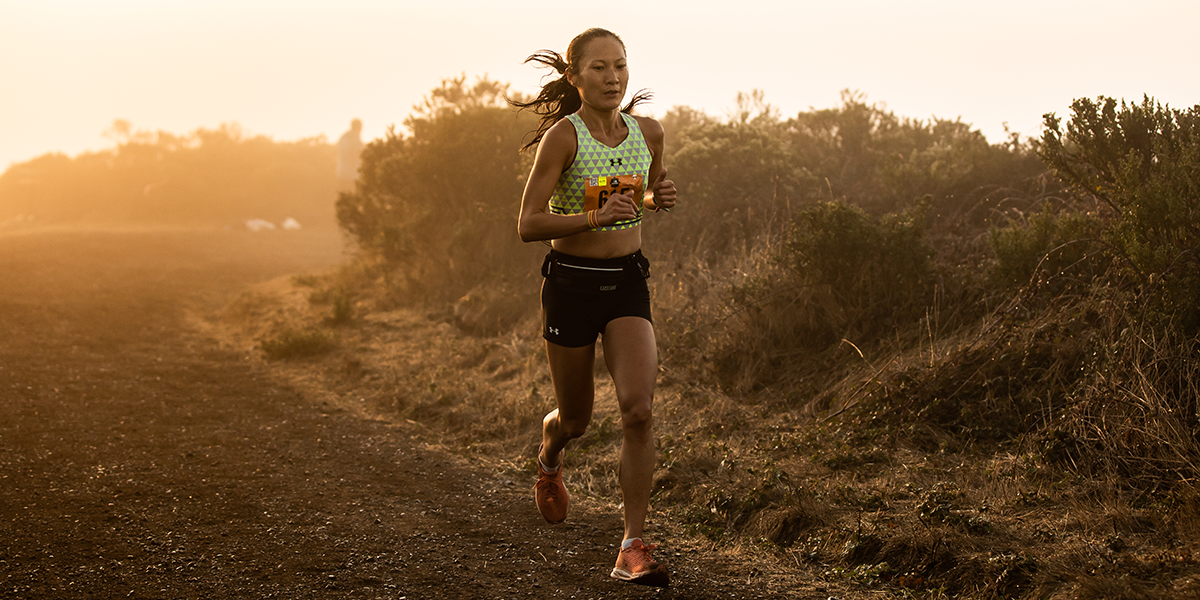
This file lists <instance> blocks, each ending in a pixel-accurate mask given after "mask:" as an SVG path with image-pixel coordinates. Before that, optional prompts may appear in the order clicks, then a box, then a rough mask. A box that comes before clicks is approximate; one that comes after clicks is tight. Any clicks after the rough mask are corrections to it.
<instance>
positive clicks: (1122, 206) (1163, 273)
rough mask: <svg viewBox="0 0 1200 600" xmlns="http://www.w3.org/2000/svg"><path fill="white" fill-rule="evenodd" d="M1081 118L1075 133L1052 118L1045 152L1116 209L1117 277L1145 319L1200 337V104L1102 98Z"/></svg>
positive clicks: (1111, 223)
mask: <svg viewBox="0 0 1200 600" xmlns="http://www.w3.org/2000/svg"><path fill="white" fill-rule="evenodd" d="M1071 112H1072V116H1071V120H1070V121H1069V122H1068V123H1067V125H1066V128H1065V130H1064V128H1063V126H1062V123H1061V121H1060V120H1059V119H1058V117H1056V116H1055V115H1054V114H1048V115H1046V117H1045V126H1046V128H1045V132H1044V134H1043V136H1042V140H1041V144H1040V145H1039V146H1038V154H1039V155H1040V156H1041V157H1042V159H1043V160H1045V161H1046V163H1047V164H1048V165H1050V166H1051V167H1053V168H1054V169H1055V171H1056V173H1057V175H1058V176H1059V177H1060V178H1062V179H1063V181H1064V182H1066V183H1067V184H1068V185H1069V186H1070V191H1071V192H1072V193H1073V194H1074V196H1075V197H1077V198H1080V199H1083V200H1088V201H1095V202H1097V203H1098V204H1099V205H1100V206H1102V207H1104V208H1105V209H1106V210H1105V212H1104V217H1105V227H1104V232H1103V235H1104V239H1105V240H1106V241H1107V242H1108V243H1109V244H1111V252H1112V254H1113V256H1114V259H1115V263H1114V265H1115V267H1116V268H1117V272H1116V273H1114V275H1116V276H1118V277H1123V278H1125V279H1126V280H1128V281H1132V282H1133V284H1132V288H1133V290H1134V293H1135V294H1136V295H1138V296H1139V297H1140V299H1141V304H1143V305H1144V306H1146V309H1147V310H1146V311H1145V313H1144V315H1143V316H1144V318H1146V319H1148V320H1149V321H1150V322H1154V323H1162V324H1163V325H1164V326H1168V327H1171V328H1173V329H1176V330H1178V331H1181V332H1183V333H1185V334H1195V333H1197V332H1200V303H1197V302H1196V298H1198V297H1200V254H1198V252H1200V105H1196V106H1193V107H1192V108H1190V109H1188V110H1186V111H1184V110H1178V109H1172V108H1169V107H1166V106H1163V105H1161V104H1159V103H1158V102H1155V101H1154V100H1153V99H1152V98H1149V97H1146V98H1144V99H1143V101H1142V102H1141V104H1133V103H1129V104H1127V103H1125V102H1124V101H1122V102H1121V103H1120V106H1119V108H1118V103H1117V101H1116V100H1114V99H1112V98H1106V97H1100V98H1098V99H1097V100H1096V101H1092V100H1090V99H1087V98H1082V99H1078V100H1076V101H1075V102H1074V103H1072V105H1071Z"/></svg>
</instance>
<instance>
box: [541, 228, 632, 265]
mask: <svg viewBox="0 0 1200 600" xmlns="http://www.w3.org/2000/svg"><path fill="white" fill-rule="evenodd" d="M551 244H552V245H553V246H554V249H555V250H558V251H559V252H562V253H564V254H570V255H571V256H583V257H587V258H617V257H619V256H628V255H630V254H633V253H634V252H637V251H638V250H640V249H641V247H642V227H641V225H638V226H635V227H630V228H629V229H618V230H616V231H585V232H583V233H577V234H575V235H572V236H568V237H565V238H558V239H556V240H554V241H553V242H551Z"/></svg>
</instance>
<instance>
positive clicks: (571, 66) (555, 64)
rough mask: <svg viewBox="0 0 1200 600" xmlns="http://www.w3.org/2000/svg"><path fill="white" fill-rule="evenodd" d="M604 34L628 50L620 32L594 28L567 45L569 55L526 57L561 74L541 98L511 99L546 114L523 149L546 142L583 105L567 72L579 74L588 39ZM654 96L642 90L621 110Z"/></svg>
mask: <svg viewBox="0 0 1200 600" xmlns="http://www.w3.org/2000/svg"><path fill="white" fill-rule="evenodd" d="M604 36H608V37H611V38H613V39H614V40H617V43H619V44H621V49H622V50H623V49H625V42H622V41H621V38H620V37H617V34H615V33H613V32H611V31H609V30H607V29H601V28H599V27H593V28H592V29H589V30H587V31H585V32H583V33H581V34H579V35H577V36H575V39H573V40H571V44H570V45H568V46H567V55H566V56H565V57H564V56H563V55H561V54H559V53H557V52H555V51H553V50H539V51H538V52H535V53H534V54H533V55H532V56H530V57H529V58H527V59H525V62H527V63H530V62H532V63H539V64H540V65H541V66H543V67H549V68H551V69H554V70H555V71H556V72H557V73H558V75H559V77H558V79H555V80H553V81H551V82H550V83H547V84H545V85H543V86H542V89H541V91H540V92H538V95H537V97H536V98H534V99H533V100H530V101H529V102H520V101H517V100H512V99H509V101H508V102H509V104H511V105H513V106H515V107H517V108H520V109H521V110H527V109H528V110H532V111H533V112H534V113H536V114H538V115H541V117H542V120H541V122H540V123H538V127H537V129H536V130H535V131H534V135H533V140H531V141H530V142H529V143H528V144H525V145H524V146H522V147H521V151H522V152H523V151H525V150H528V149H530V148H532V147H534V146H536V145H538V142H540V141H542V137H543V136H545V135H546V132H547V131H549V130H550V128H551V127H553V126H554V124H555V123H557V122H559V121H561V120H562V119H564V118H565V117H566V116H567V115H569V114H571V113H573V112H575V111H577V110H579V107H581V106H583V99H582V98H580V97H579V90H577V89H575V86H573V85H571V82H569V81H567V71H570V72H571V73H578V72H579V66H580V65H579V63H580V61H581V60H582V59H583V51H584V49H585V48H587V45H588V42H590V41H592V40H594V39H596V38H599V37H604ZM651 97H652V94H651V93H650V91H649V90H645V89H643V90H640V91H638V92H637V93H636V94H634V95H633V97H632V98H630V99H629V104H626V105H625V107H624V108H622V109H621V112H623V113H626V114H629V113H630V112H632V111H633V108H634V107H635V106H637V105H638V104H641V103H642V102H645V101H647V100H649V99H650V98H651Z"/></svg>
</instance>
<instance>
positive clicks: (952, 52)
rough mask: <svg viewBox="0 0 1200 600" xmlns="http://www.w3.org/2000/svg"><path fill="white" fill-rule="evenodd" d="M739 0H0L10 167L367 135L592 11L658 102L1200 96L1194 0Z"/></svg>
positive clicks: (530, 72)
mask: <svg viewBox="0 0 1200 600" xmlns="http://www.w3.org/2000/svg"><path fill="white" fill-rule="evenodd" d="M739 7H740V8H742V10H740V11H738V12H733V11H730V10H729V9H728V7H727V5H726V4H724V3H717V2H711V1H707V2H703V1H702V2H690V3H683V2H680V1H677V0H670V1H664V2H659V3H655V4H654V5H653V6H650V7H645V8H643V9H640V16H641V17H642V18H639V19H637V20H631V21H629V22H628V23H625V22H623V21H622V20H621V19H593V18H591V17H590V16H589V15H586V14H584V13H585V12H586V11H584V10H583V9H577V8H571V7H568V8H564V9H562V10H561V11H560V13H559V14H554V15H540V16H539V18H538V19H530V18H529V17H531V16H534V15H535V14H536V13H535V11H533V10H531V9H528V8H520V9H517V8H506V7H504V6H500V5H497V4H495V3H485V2H481V1H478V0H469V1H463V2H457V3H446V4H441V5H437V6H434V5H427V4H419V5H407V6H401V5H395V4H390V3H385V2H381V1H378V0H371V1H359V2H351V3H347V4H345V5H337V6H334V5H326V4H324V3H321V2H315V1H307V2H304V1H302V2H293V3H284V2H281V1H278V0H257V1H253V2H249V3H237V2H232V1H231V0H220V1H217V2H208V3H204V4H201V3H197V2H181V3H173V4H171V5H168V6H163V5H159V4H156V3H153V2H150V1H147V0H120V1H118V2H113V3H108V4H106V5H105V6H103V7H101V6H95V5H92V4H89V3H86V2H82V1H81V0H50V1H48V2H42V3H38V4H36V5H24V6H3V7H0V81H4V82H5V83H6V88H7V89H6V92H7V93H6V97H5V99H4V101H3V102H4V105H5V107H4V110H0V132H3V134H2V135H0V167H2V168H3V170H7V169H8V167H9V166H11V165H13V164H16V163H21V162H25V161H28V160H31V159H33V158H36V157H38V156H42V155H44V154H47V153H63V154H67V155H70V156H77V155H79V154H81V153H84V152H89V151H99V150H104V149H109V148H112V147H114V146H115V145H116V144H115V142H114V141H113V140H109V139H106V138H105V137H104V132H105V131H106V130H108V129H109V127H110V126H111V125H112V124H113V122H115V121H117V120H126V121H129V122H130V123H131V125H132V126H133V128H134V129H135V130H140V131H150V132H157V131H165V132H170V133H173V134H185V133H190V132H192V131H195V130H197V129H202V128H205V129H211V128H216V127H219V126H221V125H222V124H229V123H236V124H238V125H239V126H240V127H241V128H242V130H243V131H244V132H245V133H246V134H247V135H250V136H254V135H262V136H266V137H269V138H272V139H275V140H279V141H290V140H298V139H304V138H312V137H319V136H324V138H325V139H326V140H328V141H330V142H332V141H334V140H336V139H337V137H338V136H339V135H341V133H342V132H344V131H345V130H346V129H347V127H348V125H349V122H350V120H351V119H353V118H359V119H361V120H362V121H363V137H364V139H367V140H370V139H375V138H379V137H381V136H382V135H383V134H384V132H385V131H386V129H387V127H388V126H389V125H396V126H397V127H402V123H403V121H404V120H405V118H406V117H407V116H408V115H409V114H410V113H411V111H412V108H413V106H414V105H416V104H419V103H420V102H421V101H422V100H423V98H424V97H425V96H426V95H427V94H428V93H429V92H430V91H431V90H433V89H434V88H436V87H437V86H438V85H439V84H440V83H441V81H442V80H444V79H448V78H453V77H456V76H459V75H465V76H466V77H467V78H468V81H473V80H474V79H475V78H477V77H481V76H487V77H489V78H491V79H493V80H496V81H498V82H501V83H506V84H509V85H510V86H511V88H510V89H512V90H513V91H518V92H523V93H529V92H531V91H533V90H534V89H536V85H537V84H538V83H539V82H540V81H541V79H542V77H543V75H544V74H545V72H544V71H542V70H539V69H536V68H534V67H533V66H532V65H527V64H523V61H524V60H525V58H526V57H527V56H529V55H530V54H532V53H533V52H535V51H537V50H539V49H542V48H549V49H553V50H557V51H559V52H562V51H564V50H565V48H566V45H567V43H568V42H569V41H570V39H571V38H572V37H573V36H574V35H575V34H577V33H579V32H580V31H583V30H584V29H586V28H588V27H591V26H600V27H606V28H608V29H610V30H612V31H614V32H616V33H617V34H618V35H620V36H621V37H622V39H623V40H624V42H625V44H626V46H627V49H628V55H629V57H630V68H631V73H632V77H631V82H630V88H631V89H634V90H636V89H641V88H649V89H651V90H652V91H653V92H654V93H655V101H654V103H653V104H651V105H649V106H648V107H647V110H646V111H645V112H647V113H648V114H650V115H652V116H662V115H663V114H665V113H666V112H667V111H668V110H669V109H671V108H672V107H675V106H687V107H690V108H693V109H696V110H701V111H704V112H706V113H708V114H710V115H713V116H718V117H720V116H724V115H726V114H728V111H730V110H732V108H733V107H734V105H735V100H736V97H737V95H738V93H748V92H751V91H754V90H761V91H762V93H763V95H764V98H765V100H766V101H767V102H768V103H770V104H771V105H772V106H773V107H775V108H776V109H777V110H778V111H779V114H780V116H781V117H783V118H788V117H791V116H795V115H796V114H798V113H800V112H804V111H807V110H811V109H823V108H832V107H835V106H837V105H838V104H839V97H840V94H841V92H842V90H855V91H858V92H860V93H862V94H864V96H865V101H866V102H867V103H871V104H878V105H880V106H883V107H886V109H887V110H889V111H891V112H893V113H895V114H896V115H897V116H898V117H902V118H911V119H917V120H922V121H928V120H931V119H934V118H939V119H946V120H951V121H953V120H956V119H957V120H961V121H962V122H964V123H968V124H970V125H971V127H972V128H973V129H976V130H979V131H980V132H981V133H983V134H984V135H985V136H986V137H987V139H988V141H989V142H991V143H998V142H1001V141H1004V137H1005V127H1006V125H1007V129H1008V130H1009V131H1011V132H1013V133H1016V134H1019V135H1021V136H1023V137H1036V136H1037V135H1038V134H1039V133H1040V130H1041V122H1042V115H1043V114H1045V113H1051V112H1053V113H1057V114H1058V115H1059V116H1066V115H1067V112H1068V110H1069V106H1070V103H1071V102H1072V101H1073V100H1074V99H1076V98H1081V97H1090V98H1095V97H1097V96H1101V95H1103V96H1110V97H1114V98H1117V99H1123V100H1127V101H1132V102H1140V101H1141V99H1142V97H1143V95H1148V96H1151V97H1153V98H1155V99H1156V100H1157V101H1159V102H1161V103H1163V104H1166V105H1169V106H1172V107H1174V108H1188V107H1191V106H1193V105H1196V104H1197V103H1200V80H1198V79H1197V78H1195V77H1190V76H1186V73H1188V72H1191V66H1190V64H1189V62H1190V60H1191V57H1194V56H1197V55H1200V39H1197V38H1196V36H1193V35H1190V32H1189V31H1188V29H1189V27H1190V24H1191V23H1195V22H1197V21H1200V5H1197V4H1195V3H1188V2H1184V1H1180V0H1159V1H1152V2H1148V3H1144V4H1143V5H1141V6H1140V7H1139V8H1138V9H1137V10H1136V11H1131V10H1130V9H1129V7H1128V6H1127V5H1123V4H1118V3H1116V2H1101V3H1087V4H1085V3H1083V2H1050V3H1045V2H1040V3H1034V2H1029V1H1021V2H1016V3H1010V4H1006V5H1004V6H990V5H977V6H960V5H958V4H956V3H951V2H946V1H934V0H924V1H920V2H914V3H906V4H905V5H904V6H896V5H893V4H891V3H887V2H882V1H879V0H871V1H859V2H850V3H842V4H839V5H837V6H832V5H829V4H825V3H815V2H799V3H795V4H793V5H789V6H777V5H775V4H773V3H765V2H754V1H752V2H750V3H749V4H746V3H743V4H741V5H739ZM1164 16H1165V17H1168V18H1164ZM535 21H536V22H537V28H536V29H534V28H533V27H531V26H529V25H528V24H529V23H531V22H535ZM606 21H612V22H606ZM513 31H516V32H517V33H519V35H514V34H512V32H513ZM710 40H720V42H719V43H713V42H711V41H710ZM1115 41H1120V42H1121V43H1114V42H1115ZM688 42H699V43H688ZM1133 50H1139V51H1140V52H1138V51H1133Z"/></svg>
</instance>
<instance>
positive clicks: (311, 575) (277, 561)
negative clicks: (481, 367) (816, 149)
mask: <svg viewBox="0 0 1200 600" xmlns="http://www.w3.org/2000/svg"><path fill="white" fill-rule="evenodd" d="M341 260H342V255H341V243H340V239H339V237H338V235H337V234H336V233H332V232H330V233H313V232H287V233H278V232H273V233H268V234H262V233H260V234H250V233H243V232H220V231H207V232H206V231H171V232H165V231H125V232H103V231H91V232H81V231H75V232H66V231H59V232H38V233H21V234H8V235H3V236H0V400H2V402H3V410H2V411H0V597H4V598H9V597H11V598H224V597H245V598H271V597H279V598H407V599H416V598H444V597H448V596H449V597H458V598H480V599H484V598H486V599H493V598H527V597H534V598H642V597H647V596H653V597H659V598H796V597H799V598H825V597H826V596H827V595H828V594H824V593H821V592H822V591H821V590H820V589H819V588H818V589H816V590H813V589H809V591H808V592H801V591H799V590H798V589H796V588H795V587H789V586H787V585H785V584H784V583H783V582H782V581H774V580H772V578H770V577H767V576H764V573H763V571H762V570H760V569H758V568H756V567H754V566H753V565H746V564H738V563H729V562H727V561H725V560H723V559H722V557H721V556H720V555H719V554H717V553H716V552H715V551H714V550H713V549H712V548H711V547H707V546H703V545H699V544H694V543H689V542H686V541H684V540H680V541H679V543H678V544H672V545H670V547H667V548H664V551H665V554H663V553H660V556H662V557H663V558H666V559H667V560H668V561H669V563H670V564H671V566H672V574H673V577H674V579H673V586H672V588H670V589H669V590H665V591H659V590H652V589H648V588H642V587H638V586H630V585H627V584H622V583H618V582H615V581H612V580H610V579H609V578H608V576H607V574H608V569H609V567H610V565H611V562H612V560H613V559H614V558H615V550H613V548H612V544H613V542H614V540H615V538H616V537H617V536H619V532H620V523H619V521H618V518H617V517H616V516H615V515H613V514H611V511H608V510H606V511H597V510H595V509H593V508H590V507H589V506H587V503H586V502H581V503H580V506H578V507H577V508H576V509H574V510H573V513H572V518H571V519H570V520H569V521H568V523H566V524H564V525H560V526H554V527H550V526H547V525H546V524H545V523H544V522H542V521H541V519H540V517H538V515H537V513H536V511H535V510H533V509H532V506H531V502H530V500H529V486H530V485H531V482H530V481H526V480H525V477H524V474H522V473H513V472H508V473H500V472H489V471H487V470H485V469H482V468H479V467H477V466H472V465H467V464H464V463H463V461H462V460H461V459H459V458H458V457H455V456H452V455H447V454H445V453H440V452H436V451H433V450H431V449H429V448H427V447H425V446H424V445H423V443H422V440H421V439H420V438H418V437H415V436H414V435H413V432H412V431H411V429H410V428H408V426H405V425H403V424H401V425H395V424H391V423H388V422H386V421H384V420H377V419H374V420H373V419H368V418H364V417H363V416H361V415H360V414H358V413H356V412H352V411H348V410H345V409H343V408H341V407H339V406H337V405H336V404H330V403H328V402H327V401H326V400H325V399H323V397H322V395H321V394H320V393H318V392H314V391H313V390H304V389H298V388H296V387H295V386H293V385H290V384H288V383H286V382H285V381H284V380H283V379H282V378H280V377H275V376H273V375H272V373H271V372H270V370H269V367H268V366H266V365H265V364H264V363H263V362H262V361H260V360H250V359H249V358H248V357H247V356H245V354H244V353H243V352H239V351H238V350H236V349H234V348H233V347H230V346H222V345H221V344H220V343H218V342H216V341H214V340H213V338H212V337H210V336H208V335H206V334H204V333H203V329H204V328H203V327H198V326H197V323H198V322H203V320H204V319H211V318H212V317H213V315H215V314H216V312H217V311H219V310H220V308H221V307H222V306H224V305H225V304H226V303H227V302H229V301H230V300H231V299H232V298H233V297H234V296H235V295H236V294H237V293H239V292H240V291H241V290H243V289H245V288H246V287H247V286H250V285H252V284H255V283H258V282H262V281H265V280H268V279H271V278H273V277H278V276H281V275H285V274H291V273H301V272H305V271H313V270H321V269H326V268H329V267H331V266H333V265H335V264H337V263H338V262H340V261H341ZM197 317H199V321H198V319H197Z"/></svg>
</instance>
